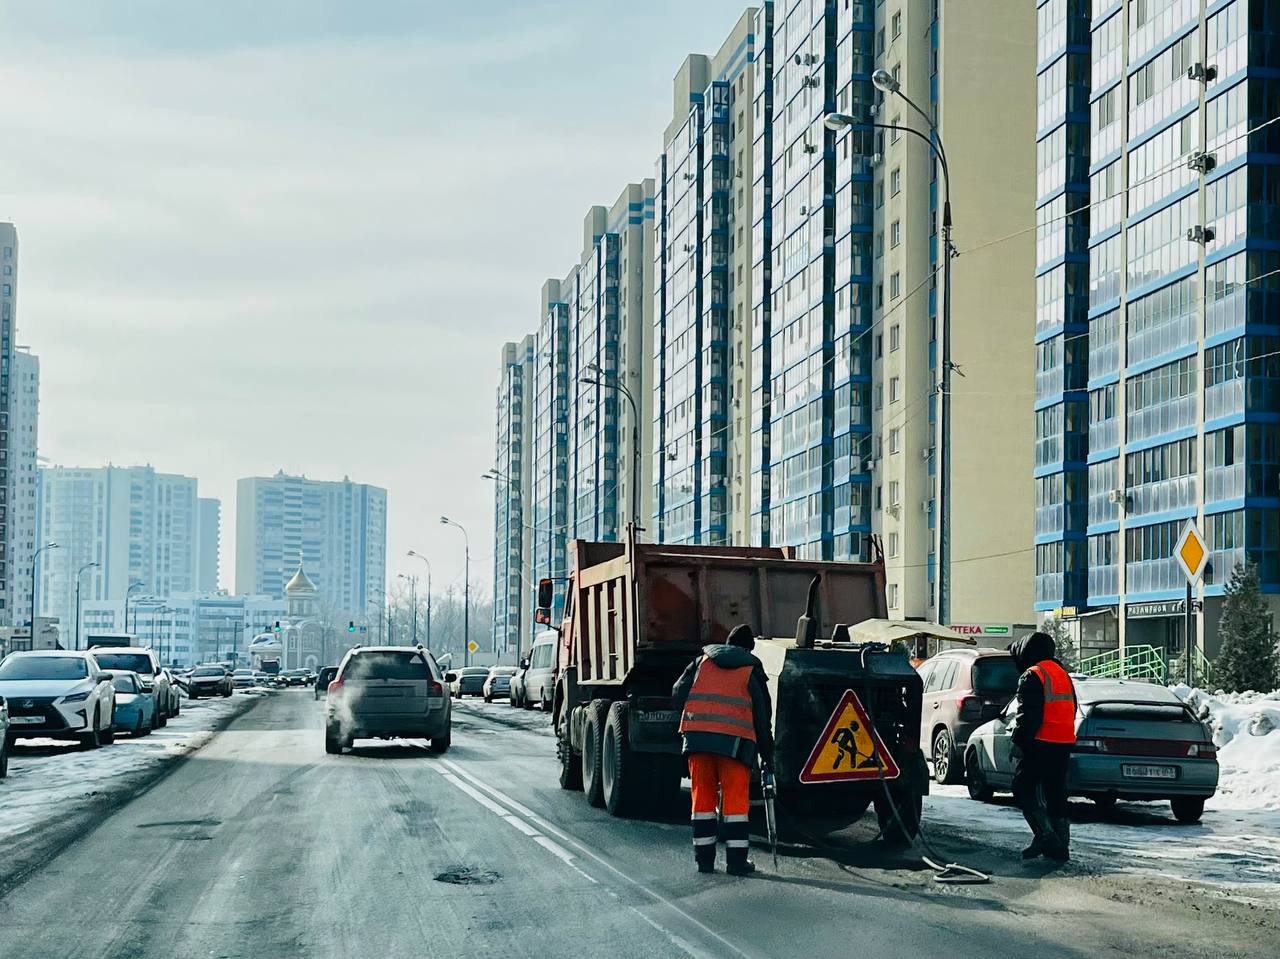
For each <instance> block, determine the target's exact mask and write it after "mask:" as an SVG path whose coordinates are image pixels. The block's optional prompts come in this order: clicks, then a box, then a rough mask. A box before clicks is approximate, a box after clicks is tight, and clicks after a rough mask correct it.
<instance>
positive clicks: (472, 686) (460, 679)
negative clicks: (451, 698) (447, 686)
mask: <svg viewBox="0 0 1280 959" xmlns="http://www.w3.org/2000/svg"><path fill="white" fill-rule="evenodd" d="M454 675H455V676H456V677H457V678H456V679H455V680H454V681H453V683H452V686H453V695H455V696H457V697H458V698H459V699H461V698H462V697H463V696H483V695H484V683H485V680H486V679H488V678H489V667H488V666H463V667H462V668H461V669H459V670H458V671H457V672H456V673H455V674H454Z"/></svg>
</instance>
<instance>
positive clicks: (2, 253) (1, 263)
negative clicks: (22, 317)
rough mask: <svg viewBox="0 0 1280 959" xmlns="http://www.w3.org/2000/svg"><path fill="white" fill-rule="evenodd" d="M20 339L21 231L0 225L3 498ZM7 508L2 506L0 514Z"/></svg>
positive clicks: (1, 566) (6, 575) (1, 616)
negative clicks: (13, 374) (13, 376)
mask: <svg viewBox="0 0 1280 959" xmlns="http://www.w3.org/2000/svg"><path fill="white" fill-rule="evenodd" d="M17 335H18V231H17V230H16V229H15V228H14V226H13V224H12V223H0V496H4V497H6V499H7V497H8V495H9V488H10V487H9V484H10V477H9V464H10V461H11V458H12V456H13V448H12V446H11V445H10V439H9V437H10V427H11V422H12V397H11V395H10V393H11V388H10V387H11V383H10V374H11V371H12V368H13V346H14V343H15V341H16V337H17ZM7 508H8V504H7V503H6V502H0V510H5V509H7ZM11 528H12V527H11V524H10V523H8V522H0V622H13V617H12V615H11V611H10V606H11V605H12V602H13V600H12V597H11V596H10V595H9V588H10V586H11V584H12V576H13V575H14V574H13V573H12V571H11V570H10V564H11V562H12V559H11V556H10V550H9V537H10V531H11Z"/></svg>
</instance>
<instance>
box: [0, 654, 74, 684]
mask: <svg viewBox="0 0 1280 959" xmlns="http://www.w3.org/2000/svg"><path fill="white" fill-rule="evenodd" d="M88 675H89V667H88V665H87V664H86V663H85V661H84V660H83V659H80V658H79V657H78V656H11V657H9V658H8V659H6V660H5V661H4V662H3V663H0V679H14V680H18V679H84V678H85V677H86V676H88Z"/></svg>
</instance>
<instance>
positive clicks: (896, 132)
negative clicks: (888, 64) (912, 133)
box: [889, 67, 902, 143]
mask: <svg viewBox="0 0 1280 959" xmlns="http://www.w3.org/2000/svg"><path fill="white" fill-rule="evenodd" d="M893 70H894V73H895V74H896V73H897V71H898V68H897V67H894V68H893ZM890 125H891V126H892V127H893V129H892V130H890V131H889V142H890V143H897V142H898V141H899V140H900V139H902V130H901V129H899V128H900V127H901V126H902V115H901V114H899V115H898V116H895V117H894V118H893V119H892V120H891V121H890Z"/></svg>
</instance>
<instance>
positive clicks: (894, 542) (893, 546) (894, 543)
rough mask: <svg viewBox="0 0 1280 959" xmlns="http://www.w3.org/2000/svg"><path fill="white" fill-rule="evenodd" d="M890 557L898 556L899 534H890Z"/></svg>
mask: <svg viewBox="0 0 1280 959" xmlns="http://www.w3.org/2000/svg"><path fill="white" fill-rule="evenodd" d="M889 555H890V556H897V555H898V534H897V533H890V534H889Z"/></svg>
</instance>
